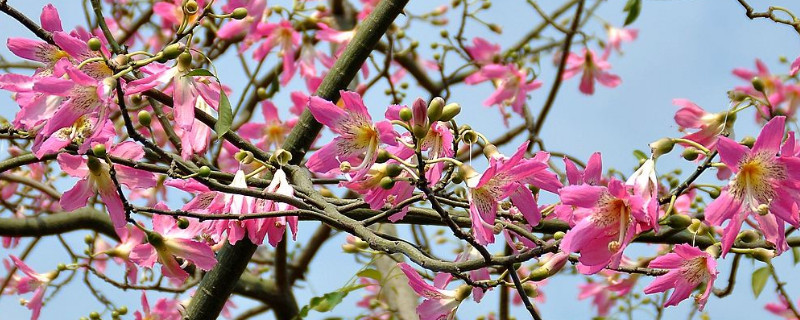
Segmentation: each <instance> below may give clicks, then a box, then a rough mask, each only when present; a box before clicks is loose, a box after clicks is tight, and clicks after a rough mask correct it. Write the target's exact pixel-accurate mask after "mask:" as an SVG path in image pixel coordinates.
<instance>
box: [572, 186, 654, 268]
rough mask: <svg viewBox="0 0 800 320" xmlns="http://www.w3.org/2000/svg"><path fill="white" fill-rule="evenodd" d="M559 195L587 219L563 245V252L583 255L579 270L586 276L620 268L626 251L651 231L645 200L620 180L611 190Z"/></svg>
mask: <svg viewBox="0 0 800 320" xmlns="http://www.w3.org/2000/svg"><path fill="white" fill-rule="evenodd" d="M559 193H560V195H561V203H563V204H565V205H571V206H575V207H576V209H575V210H576V213H575V214H578V215H581V216H584V218H583V219H581V220H580V221H579V222H578V223H577V224H576V225H575V227H573V228H572V229H571V230H569V231H568V232H567V234H566V236H564V239H563V240H562V241H561V250H562V251H564V252H570V253H576V252H580V253H581V256H580V258H579V261H580V265H579V266H578V270H580V271H581V272H582V273H584V274H594V273H597V272H599V271H600V270H602V269H603V268H605V267H607V266H610V267H612V268H615V267H617V266H619V263H620V260H621V259H622V252H623V251H624V250H625V247H626V246H627V245H628V244H629V243H630V242H631V241H632V240H633V238H634V237H635V236H636V234H638V233H639V232H641V231H643V230H646V229H649V228H650V227H651V225H650V223H649V221H650V219H648V217H647V215H646V213H645V211H644V210H645V209H644V206H643V205H644V201H643V199H642V196H641V195H638V194H631V193H630V191H629V188H628V187H626V186H625V185H623V184H622V182H621V181H619V180H616V179H613V178H612V179H611V180H610V181H609V182H608V187H604V186H590V185H577V186H576V185H572V186H567V187H564V188H562V189H561V190H560V191H559ZM580 211H582V212H580Z"/></svg>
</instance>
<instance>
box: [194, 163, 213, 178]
mask: <svg viewBox="0 0 800 320" xmlns="http://www.w3.org/2000/svg"><path fill="white" fill-rule="evenodd" d="M197 175H198V176H200V177H203V178H208V176H210V175H211V168H209V167H208V166H202V167H200V169H199V170H197Z"/></svg>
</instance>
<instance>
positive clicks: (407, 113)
mask: <svg viewBox="0 0 800 320" xmlns="http://www.w3.org/2000/svg"><path fill="white" fill-rule="evenodd" d="M413 116H414V113H413V112H411V109H409V108H408V107H405V108H402V109H400V120H403V121H410V120H411V118H412V117H413Z"/></svg>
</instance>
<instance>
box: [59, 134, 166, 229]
mask: <svg viewBox="0 0 800 320" xmlns="http://www.w3.org/2000/svg"><path fill="white" fill-rule="evenodd" d="M108 154H110V155H112V156H117V157H120V158H125V159H130V160H139V159H141V158H143V157H144V150H143V149H142V147H141V146H139V145H138V144H136V143H135V142H132V141H127V142H123V143H120V144H118V145H116V146H113V147H111V149H110V150H109V152H108ZM58 164H59V165H60V166H61V170H62V171H64V172H66V173H67V174H69V175H70V176H73V177H76V178H80V180H78V182H77V183H75V186H74V187H72V189H70V190H69V191H67V192H64V196H62V197H61V200H60V201H59V203H60V204H61V207H62V208H64V210H67V211H72V210H75V209H78V208H83V207H85V206H86V203H87V201H88V200H89V198H91V197H92V196H94V195H95V192H98V193H99V194H100V198H101V199H103V202H104V203H105V205H106V208H107V209H108V215H109V216H110V217H111V222H112V223H113V224H114V228H117V229H119V228H122V227H124V226H125V224H126V223H127V222H126V221H125V217H126V215H125V208H124V207H123V205H122V200H121V199H120V197H119V194H118V193H117V187H116V186H115V185H114V181H113V180H111V175H110V174H109V169H110V168H109V167H108V164H107V163H105V161H102V160H99V159H97V158H95V157H93V156H90V157H88V159H87V158H84V157H82V156H76V155H71V154H67V153H61V154H59V155H58ZM114 169H115V170H116V173H117V174H116V177H117V181H119V183H120V184H123V185H125V186H127V187H128V188H130V189H146V188H152V187H154V186H155V185H156V177H155V175H154V174H153V173H151V172H147V171H143V170H139V169H134V168H130V167H126V166H121V165H116V166H114Z"/></svg>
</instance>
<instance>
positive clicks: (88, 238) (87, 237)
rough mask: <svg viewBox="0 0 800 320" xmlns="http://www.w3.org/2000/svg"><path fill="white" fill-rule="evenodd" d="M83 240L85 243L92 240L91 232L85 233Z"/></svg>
mask: <svg viewBox="0 0 800 320" xmlns="http://www.w3.org/2000/svg"><path fill="white" fill-rule="evenodd" d="M83 242H85V243H86V244H90V243H92V242H94V236H93V235H91V234H87V235H86V236H85V237H83Z"/></svg>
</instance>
